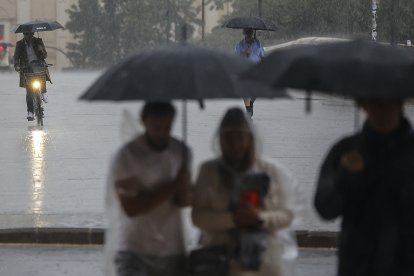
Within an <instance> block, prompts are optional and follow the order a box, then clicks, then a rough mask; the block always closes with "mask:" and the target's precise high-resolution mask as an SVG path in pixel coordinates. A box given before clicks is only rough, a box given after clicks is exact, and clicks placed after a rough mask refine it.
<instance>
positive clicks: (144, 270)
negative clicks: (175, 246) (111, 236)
mask: <svg viewBox="0 0 414 276" xmlns="http://www.w3.org/2000/svg"><path fill="white" fill-rule="evenodd" d="M115 267H116V272H117V276H164V275H168V276H186V275H187V274H186V258H185V256H171V257H149V256H142V255H139V254H137V253H134V252H130V251H119V252H118V253H117V254H116V256H115Z"/></svg>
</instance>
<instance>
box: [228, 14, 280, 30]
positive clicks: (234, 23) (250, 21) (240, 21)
mask: <svg viewBox="0 0 414 276" xmlns="http://www.w3.org/2000/svg"><path fill="white" fill-rule="evenodd" d="M222 27H225V28H231V29H249V28H250V29H254V30H264V31H276V30H277V27H276V25H275V24H273V23H272V22H271V21H269V20H267V19H264V18H260V17H256V16H241V17H233V18H231V19H229V20H227V21H226V22H224V24H223V25H222Z"/></svg>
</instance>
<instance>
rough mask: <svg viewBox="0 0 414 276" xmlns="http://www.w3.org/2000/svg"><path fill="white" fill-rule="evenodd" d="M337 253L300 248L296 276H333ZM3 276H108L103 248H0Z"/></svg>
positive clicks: (13, 246)
mask: <svg viewBox="0 0 414 276" xmlns="http://www.w3.org/2000/svg"><path fill="white" fill-rule="evenodd" d="M335 267H336V257H335V250H323V249H301V250H300V252H299V258H298V260H297V264H296V276H320V275H324V276H334V275H335ZM0 275H7V276H21V275H25V276H31V275H33V276H37V275H42V276H60V275H70V276H75V275H79V276H80V275H97V276H99V275H105V261H104V251H103V248H102V246H51V245H30V246H28V245H24V246H22V245H1V246H0Z"/></svg>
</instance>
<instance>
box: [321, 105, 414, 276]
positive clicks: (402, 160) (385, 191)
mask: <svg viewBox="0 0 414 276" xmlns="http://www.w3.org/2000/svg"><path fill="white" fill-rule="evenodd" d="M357 103H358V104H359V105H360V106H361V107H362V109H363V110H364V111H365V112H366V114H367V120H366V122H365V124H364V127H363V129H362V131H361V132H359V133H356V134H355V135H353V136H351V137H348V138H345V139H342V140H341V141H339V142H338V143H336V144H335V145H334V146H333V148H332V149H331V151H330V152H329V154H328V156H327V157H326V159H325V161H324V163H323V165H322V168H321V171H320V176H319V182H318V187H317V191H316V195H315V202H314V203H315V207H316V210H317V211H318V213H319V214H320V215H321V216H322V218H324V219H328V220H331V219H335V218H337V217H341V218H342V224H341V233H340V236H339V252H338V257H339V265H338V275H339V276H369V275H372V276H391V275H392V276H408V275H414V134H413V130H412V128H411V125H410V123H409V121H408V120H407V119H406V118H405V117H404V115H403V102H402V101H401V100H379V99H368V100H358V101H357Z"/></svg>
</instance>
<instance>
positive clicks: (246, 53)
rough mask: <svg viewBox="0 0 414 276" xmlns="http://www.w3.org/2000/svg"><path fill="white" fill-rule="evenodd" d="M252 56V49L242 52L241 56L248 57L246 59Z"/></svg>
mask: <svg viewBox="0 0 414 276" xmlns="http://www.w3.org/2000/svg"><path fill="white" fill-rule="evenodd" d="M250 54H251V50H250V48H248V49H246V50H244V51H242V52H241V54H240V55H241V56H242V57H246V58H248V57H249V56H250Z"/></svg>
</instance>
